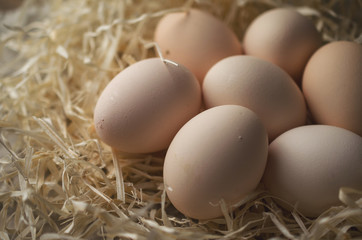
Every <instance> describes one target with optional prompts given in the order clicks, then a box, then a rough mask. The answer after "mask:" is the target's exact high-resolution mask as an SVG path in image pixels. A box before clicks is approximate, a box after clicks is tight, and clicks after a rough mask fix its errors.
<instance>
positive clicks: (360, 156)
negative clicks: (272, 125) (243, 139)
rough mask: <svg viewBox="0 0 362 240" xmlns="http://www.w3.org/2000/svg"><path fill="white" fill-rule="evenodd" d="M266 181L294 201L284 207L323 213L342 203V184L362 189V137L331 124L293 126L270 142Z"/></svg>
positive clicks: (275, 192)
mask: <svg viewBox="0 0 362 240" xmlns="http://www.w3.org/2000/svg"><path fill="white" fill-rule="evenodd" d="M263 182H264V184H265V186H266V188H267V189H268V190H269V191H270V192H271V193H272V194H273V195H274V196H276V197H278V198H281V199H283V200H285V201H287V202H289V204H291V205H290V206H289V205H287V204H283V203H281V205H282V206H284V207H286V208H287V209H289V210H291V209H292V208H293V206H295V207H296V208H297V210H299V211H300V212H301V213H302V214H304V215H306V216H308V217H316V216H319V215H320V214H321V213H322V212H323V211H325V210H327V209H328V208H330V207H332V206H338V205H341V204H342V203H341V202H340V201H339V199H338V194H339V189H340V188H341V187H349V188H355V189H359V190H362V137H360V136H359V135H357V134H355V133H353V132H351V131H348V130H345V129H343V128H339V127H334V126H328V125H308V126H301V127H298V128H294V129H291V130H289V131H287V132H285V133H283V134H282V135H280V136H279V137H278V138H276V139H275V140H274V141H273V142H272V143H271V144H270V146H269V152H268V163H267V167H266V169H265V174H264V177H263Z"/></svg>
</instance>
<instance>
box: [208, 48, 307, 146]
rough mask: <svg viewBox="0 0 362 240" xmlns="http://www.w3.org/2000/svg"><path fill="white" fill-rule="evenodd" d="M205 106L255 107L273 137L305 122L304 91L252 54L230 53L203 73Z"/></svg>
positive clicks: (273, 66) (282, 73)
mask: <svg viewBox="0 0 362 240" xmlns="http://www.w3.org/2000/svg"><path fill="white" fill-rule="evenodd" d="M202 91H203V99H204V102H205V106H206V108H211V107H215V106H219V105H225V104H237V105H241V106H244V107H247V108H249V109H251V110H252V111H254V112H255V113H256V114H257V115H258V116H259V117H260V119H261V120H262V122H263V124H264V126H265V127H266V129H267V131H268V135H269V139H270V140H273V139H274V138H275V137H277V136H278V135H280V134H281V133H283V132H285V131H287V130H288V129H291V128H294V127H297V126H300V125H303V124H305V122H306V106H305V101H304V98H303V95H302V93H301V91H300V89H299V88H298V86H297V85H296V83H295V82H294V81H293V80H292V79H291V78H290V76H289V75H288V74H287V73H286V72H285V71H283V70H282V69H281V68H279V67H278V66H276V65H274V64H273V63H270V62H268V61H265V60H262V59H259V58H256V57H252V56H245V55H240V56H232V57H228V58H225V59H223V60H221V61H219V62H218V63H216V64H215V65H214V66H213V67H212V68H211V69H210V70H209V72H208V73H207V75H206V76H205V79H204V82H203V85H202Z"/></svg>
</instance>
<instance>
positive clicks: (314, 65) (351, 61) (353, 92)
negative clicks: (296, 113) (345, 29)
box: [302, 41, 362, 136]
mask: <svg viewBox="0 0 362 240" xmlns="http://www.w3.org/2000/svg"><path fill="white" fill-rule="evenodd" d="M302 89H303V93H304V96H305V98H306V101H307V104H308V107H309V109H310V112H311V115H312V117H313V119H314V121H315V122H317V123H319V124H327V125H333V126H337V127H342V128H345V129H348V130H350V131H353V132H355V133H357V134H359V135H360V136H362V46H361V45H359V44H357V43H354V42H347V41H336V42H332V43H329V44H326V45H324V46H323V47H321V48H320V49H318V51H317V52H315V53H314V55H313V56H312V57H311V59H310V60H309V62H308V64H307V66H306V69H305V72H304V75H303V81H302Z"/></svg>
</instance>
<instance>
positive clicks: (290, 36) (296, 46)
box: [243, 8, 321, 83]
mask: <svg viewBox="0 0 362 240" xmlns="http://www.w3.org/2000/svg"><path fill="white" fill-rule="evenodd" d="M320 45H321V37H320V34H319V32H318V31H317V29H316V28H315V26H314V24H313V23H312V22H311V21H310V20H309V19H308V18H307V17H305V16H303V15H301V14H299V13H298V12H297V11H295V10H293V9H289V8H275V9H272V10H269V11H266V12H264V13H262V14H261V15H259V16H258V17H257V18H256V19H255V20H254V21H253V22H252V23H251V24H250V26H249V27H248V29H247V30H246V33H245V35H244V42H243V47H244V50H245V54H247V55H252V56H257V57H260V58H263V59H265V60H268V61H270V62H272V63H274V64H276V65H278V66H279V67H281V68H282V69H284V70H285V71H286V72H287V73H288V74H289V75H290V76H291V77H292V78H293V79H294V81H296V82H297V83H299V82H300V80H301V77H302V74H303V70H304V67H305V65H306V64H307V61H308V59H309V58H310V56H311V55H312V54H313V53H314V52H315V51H316V50H317V49H318V48H319V46H320Z"/></svg>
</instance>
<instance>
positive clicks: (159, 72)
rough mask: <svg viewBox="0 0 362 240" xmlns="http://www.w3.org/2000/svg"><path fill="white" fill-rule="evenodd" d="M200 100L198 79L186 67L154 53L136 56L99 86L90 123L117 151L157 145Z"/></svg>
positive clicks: (144, 149) (162, 145)
mask: <svg viewBox="0 0 362 240" xmlns="http://www.w3.org/2000/svg"><path fill="white" fill-rule="evenodd" d="M200 105H201V89H200V85H199V83H198V81H197V79H196V78H195V76H194V75H193V74H192V73H191V72H190V71H189V70H188V69H187V68H185V67H184V66H182V65H180V64H178V65H175V64H172V63H166V62H163V61H162V60H161V59H158V58H151V59H146V60H141V61H139V62H137V63H135V64H133V65H131V66H129V67H128V68H126V69H124V70H123V71H121V72H120V73H119V74H118V75H117V76H115V78H114V79H113V80H112V81H111V82H110V83H109V84H108V85H107V86H106V88H105V89H104V90H103V92H102V94H101V96H100V97H99V99H98V101H97V104H96V107H95V110H94V122H95V128H96V132H97V134H98V135H99V137H100V138H101V140H102V141H104V142H105V143H107V144H108V145H110V146H112V147H114V148H116V149H118V150H120V151H123V152H129V153H147V152H155V151H160V150H163V149H165V148H167V147H168V145H169V144H170V142H171V140H172V138H173V137H174V136H175V134H176V133H177V131H178V130H179V129H180V128H181V127H182V125H183V124H184V123H186V122H187V121H188V120H189V119H190V118H192V117H193V116H195V115H196V114H197V113H199V111H200Z"/></svg>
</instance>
